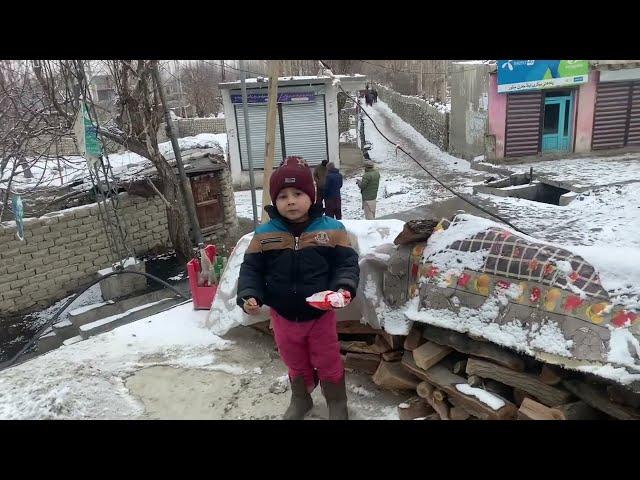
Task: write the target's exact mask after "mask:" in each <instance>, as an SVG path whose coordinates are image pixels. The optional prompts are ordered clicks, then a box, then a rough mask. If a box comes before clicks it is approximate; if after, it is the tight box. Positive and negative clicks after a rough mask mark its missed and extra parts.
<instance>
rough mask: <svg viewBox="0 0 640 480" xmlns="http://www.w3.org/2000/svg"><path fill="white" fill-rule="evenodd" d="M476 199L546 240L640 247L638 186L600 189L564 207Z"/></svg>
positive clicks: (505, 199)
mask: <svg viewBox="0 0 640 480" xmlns="http://www.w3.org/2000/svg"><path fill="white" fill-rule="evenodd" d="M475 198H476V199H479V200H480V202H481V203H482V204H483V205H485V206H489V207H493V209H494V211H497V212H498V213H499V214H500V215H501V216H504V217H505V218H507V219H509V220H510V221H512V223H514V224H515V225H516V226H517V227H518V228H521V229H522V230H524V231H526V232H529V233H530V234H532V235H535V236H536V237H538V238H540V239H542V240H547V241H552V242H557V243H562V244H565V245H567V244H569V245H571V244H573V245H601V246H603V247H606V248H609V247H611V246H616V247H640V222H639V221H638V218H639V217H640V188H638V184H637V183H636V184H627V185H621V186H609V187H601V188H596V189H594V190H590V191H588V192H584V193H582V194H580V195H579V196H578V197H577V198H576V199H575V200H574V201H573V202H571V203H570V204H569V205H566V206H564V207H560V206H557V205H551V204H547V203H540V202H533V201H530V200H524V199H519V198H509V197H498V196H494V195H488V194H477V195H476V196H475Z"/></svg>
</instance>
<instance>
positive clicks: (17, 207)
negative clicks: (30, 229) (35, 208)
mask: <svg viewBox="0 0 640 480" xmlns="http://www.w3.org/2000/svg"><path fill="white" fill-rule="evenodd" d="M11 209H12V210H13V218H15V220H16V225H17V227H18V231H17V232H16V237H18V240H20V241H24V208H23V206H22V197H20V195H13V196H12V197H11Z"/></svg>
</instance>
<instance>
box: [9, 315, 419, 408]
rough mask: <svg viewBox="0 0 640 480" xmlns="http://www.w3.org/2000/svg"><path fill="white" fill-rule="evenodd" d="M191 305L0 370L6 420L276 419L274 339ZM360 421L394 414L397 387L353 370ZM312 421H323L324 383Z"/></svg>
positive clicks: (281, 370)
mask: <svg viewBox="0 0 640 480" xmlns="http://www.w3.org/2000/svg"><path fill="white" fill-rule="evenodd" d="M207 314H208V312H207V311H203V310H199V311H195V310H193V305H192V303H191V302H188V303H184V304H181V305H178V306H176V307H174V308H171V309H169V310H167V311H164V312H161V313H158V314H156V315H153V316H150V317H147V318H145V319H142V320H138V321H137V322H134V323H131V324H129V325H125V326H122V327H119V328H117V329H115V330H113V331H111V332H108V333H104V334H100V335H97V336H95V337H91V338H90V339H88V340H85V341H76V343H73V344H67V345H64V346H62V347H60V348H58V349H56V350H53V351H51V352H49V353H47V354H45V355H42V356H39V357H36V358H34V359H32V360H29V361H27V362H25V363H23V364H20V365H17V366H14V367H12V368H9V369H6V370H4V371H1V372H0V419H130V418H169V419H171V418H176V419H180V418H185V419H193V418H209V419H239V418H240V419H241V418H244V419H252V418H261V419H277V418H280V416H281V415H282V413H283V412H284V410H285V408H286V405H287V403H288V401H289V394H288V392H287V390H288V386H287V385H286V383H285V384H284V388H282V389H280V390H278V391H275V392H271V391H270V386H271V385H272V384H274V382H276V381H277V379H278V378H284V379H285V380H286V369H285V367H284V365H283V364H282V363H281V361H280V360H278V357H277V354H276V353H275V352H274V349H273V340H272V339H271V338H270V337H267V336H265V335H263V334H261V333H259V332H256V331H253V330H251V329H242V330H239V331H238V330H237V331H235V332H234V335H235V337H234V336H233V335H230V336H231V337H233V338H234V339H233V340H230V339H222V338H220V337H218V336H216V335H214V334H213V333H211V331H210V330H208V329H206V328H203V327H202V326H201V325H202V324H203V323H204V319H205V317H206V316H207ZM347 385H348V387H347V388H348V389H349V390H350V391H351V392H353V393H355V395H354V394H352V395H350V405H349V407H350V413H351V416H352V418H355V419H381V420H382V419H397V413H396V409H395V405H397V403H399V401H400V400H404V399H406V398H407V397H406V396H404V397H400V398H399V399H397V398H396V397H397V394H395V393H392V392H385V391H380V390H378V389H377V387H376V386H375V385H374V384H373V383H372V382H371V379H370V378H367V377H366V376H364V375H362V374H357V373H350V374H349V375H348V377H347ZM312 396H313V399H314V403H315V404H316V406H315V407H314V409H313V410H312V411H311V412H310V414H309V417H310V418H311V419H320V418H326V415H327V413H326V407H325V403H324V399H323V398H322V394H321V393H320V389H316V391H314V392H313V395H312Z"/></svg>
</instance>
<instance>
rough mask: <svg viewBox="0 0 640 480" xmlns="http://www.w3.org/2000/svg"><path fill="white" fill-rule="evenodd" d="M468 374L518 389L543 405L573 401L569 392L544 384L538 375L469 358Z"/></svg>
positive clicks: (551, 405) (553, 405)
mask: <svg viewBox="0 0 640 480" xmlns="http://www.w3.org/2000/svg"><path fill="white" fill-rule="evenodd" d="M467 374H468V375H478V376H480V377H482V378H491V379H493V380H497V381H498V382H502V383H504V384H506V385H511V386H512V387H517V388H519V389H520V390H523V391H525V392H527V393H529V394H531V395H533V396H535V397H536V398H537V399H538V400H540V401H541V402H542V403H544V404H545V405H548V406H550V407H555V406H556V405H561V404H563V403H567V402H568V401H569V400H570V399H571V394H570V393H569V392H567V391H565V390H562V389H560V388H557V387H552V386H551V385H547V384H545V383H542V382H541V381H540V380H538V377H537V376H536V375H532V374H530V373H524V372H516V371H513V370H510V369H508V368H505V367H503V366H501V365H496V364H494V363H491V362H485V361H484V360H479V359H477V358H469V361H468V362H467Z"/></svg>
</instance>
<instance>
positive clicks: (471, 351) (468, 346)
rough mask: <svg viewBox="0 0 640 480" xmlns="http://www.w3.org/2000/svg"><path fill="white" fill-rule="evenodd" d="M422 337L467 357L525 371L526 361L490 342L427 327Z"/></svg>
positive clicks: (431, 326)
mask: <svg viewBox="0 0 640 480" xmlns="http://www.w3.org/2000/svg"><path fill="white" fill-rule="evenodd" d="M422 335H423V336H424V337H425V338H426V339H427V340H431V341H432V342H436V343H438V344H440V345H446V346H448V347H451V348H453V349H454V350H457V351H459V352H462V353H466V354H467V355H474V356H476V357H481V358H486V359H489V360H491V361H493V362H495V363H497V364H498V365H503V366H505V367H507V368H510V369H512V370H517V371H519V372H522V371H524V361H523V360H522V359H521V358H520V357H518V356H516V355H515V354H513V353H510V352H508V351H506V350H505V349H503V348H500V347H498V346H497V345H495V344H493V343H490V342H479V341H477V340H472V339H471V338H469V337H468V336H467V335H464V334H462V333H458V332H453V331H451V330H447V329H446V328H440V327H434V326H433V325H426V326H425V327H424V330H423V333H422Z"/></svg>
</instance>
